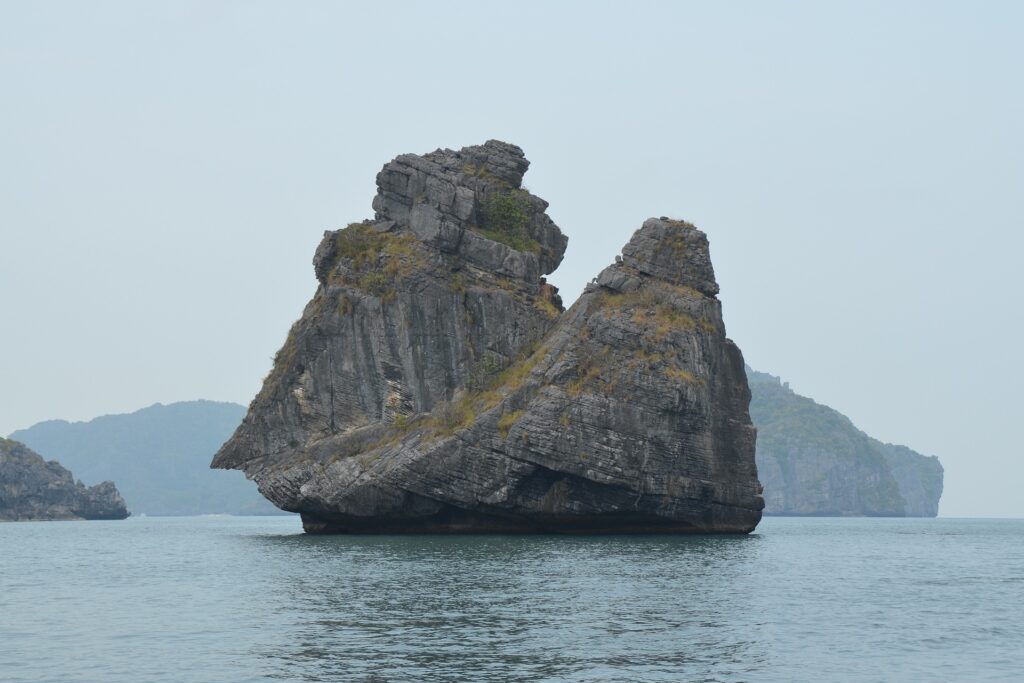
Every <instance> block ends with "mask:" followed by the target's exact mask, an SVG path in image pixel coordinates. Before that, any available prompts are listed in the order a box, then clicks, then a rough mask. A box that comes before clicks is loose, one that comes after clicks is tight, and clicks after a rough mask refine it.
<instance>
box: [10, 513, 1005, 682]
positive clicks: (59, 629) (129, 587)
mask: <svg viewBox="0 0 1024 683" xmlns="http://www.w3.org/2000/svg"><path fill="white" fill-rule="evenodd" d="M0 680H2V681H4V682H5V683H20V682H28V681H31V682H33V683H35V682H40V681H46V682H49V681H53V682H55V683H56V682H59V683H75V682H79V681H81V682H88V683H94V682H101V681H102V682H104V683H117V682H122V681H124V682H131V683H139V682H149V681H173V682H175V683H187V682H191V681H196V682H200V681H201V682H203V683H209V682H220V681H503V682H504V681H890V680H905V681H984V680H993V681H994V680H1000V681H1009V680H1018V681H1019V680H1024V520H948V519H938V520H936V519H927V520H922V519H918V520H892V519H780V518H770V519H766V520H765V521H764V522H763V523H762V525H761V526H760V527H759V528H758V531H757V533H755V534H753V535H751V536H747V537H738V538H737V537H731V538H722V537H592V538H577V537H558V536H533V537H528V536H514V537H500V536H471V537H444V536H430V537H415V536H402V537H381V536H376V537H343V536H333V537H313V536H305V535H303V534H302V533H301V529H300V526H299V522H298V520H297V519H296V518H280V517H279V518H272V517H263V518H232V517H205V518H203V517H193V518H143V519H129V520H127V521H124V522H50V523H19V524H0Z"/></svg>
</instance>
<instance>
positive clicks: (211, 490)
mask: <svg viewBox="0 0 1024 683" xmlns="http://www.w3.org/2000/svg"><path fill="white" fill-rule="evenodd" d="M244 414H245V408H244V407H242V406H240V405H238V404H235V403H220V402H215V401H185V402H180V403H172V404H169V405H162V404H159V403H157V404H155V405H152V406H149V407H148V408H143V409H141V410H137V411H135V412H133V413H129V414H123V415H104V416H102V417H97V418H95V419H93V420H89V421H88V422H66V421H64V420H49V421H46V422H40V423H38V424H35V425H33V426H32V427H29V428H28V429H23V430H19V431H17V432H14V433H13V434H11V438H13V439H17V440H18V441H21V442H23V443H25V444H26V445H28V446H29V447H31V448H33V449H34V450H36V451H37V452H39V453H41V454H43V455H44V456H45V457H47V458H56V459H58V460H60V461H61V462H62V463H64V464H65V465H66V466H68V467H69V468H71V470H72V471H74V472H75V474H76V475H77V476H78V477H80V478H81V479H82V481H84V482H87V483H97V482H100V481H103V480H106V479H112V480H113V481H115V482H117V485H118V487H119V489H120V490H121V493H122V494H123V495H124V498H125V500H126V501H127V504H128V507H129V508H130V509H131V510H132V512H133V513H134V514H136V515H138V514H146V515H202V514H225V513H226V514H234V515H253V514H282V513H281V511H280V510H278V509H277V508H275V507H274V506H273V505H271V504H270V503H269V502H268V501H267V500H266V499H265V498H263V496H261V495H260V494H259V492H258V491H257V490H256V486H255V484H253V483H252V482H251V481H247V480H246V479H245V477H244V476H243V475H242V474H241V473H239V472H218V471H213V470H210V468H209V461H210V457H211V456H212V455H213V453H215V452H216V451H217V449H218V448H220V445H221V444H222V443H224V441H225V440H227V438H228V437H229V436H231V433H232V432H233V431H234V430H235V428H236V427H237V426H238V423H239V422H240V421H241V419H242V416H243V415H244Z"/></svg>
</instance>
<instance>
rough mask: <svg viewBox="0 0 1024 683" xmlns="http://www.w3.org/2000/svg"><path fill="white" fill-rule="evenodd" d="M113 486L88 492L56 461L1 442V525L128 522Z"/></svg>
mask: <svg viewBox="0 0 1024 683" xmlns="http://www.w3.org/2000/svg"><path fill="white" fill-rule="evenodd" d="M126 517H128V510H127V508H126V507H125V504H124V499H123V498H121V494H119V493H118V492H117V487H115V486H114V484H113V482H109V481H105V482H103V483H102V484H97V485H96V486H91V487H88V488H86V487H85V486H84V485H83V484H82V483H81V482H78V481H75V479H74V477H73V476H71V472H69V471H68V470H66V469H65V468H63V467H61V465H60V463H58V462H57V461H56V460H50V461H49V462H47V461H46V460H44V459H43V458H42V456H40V455H39V454H38V453H35V452H34V451H32V450H30V449H29V448H28V447H27V446H25V445H24V444H21V443H18V442H17V441H12V440H10V439H2V438H0V521H30V520H61V519H64V520H69V519H125V518H126Z"/></svg>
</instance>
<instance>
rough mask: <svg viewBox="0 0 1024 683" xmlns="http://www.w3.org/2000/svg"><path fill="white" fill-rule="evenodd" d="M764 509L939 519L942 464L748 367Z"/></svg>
mask: <svg viewBox="0 0 1024 683" xmlns="http://www.w3.org/2000/svg"><path fill="white" fill-rule="evenodd" d="M747 377H748V379H749V381H750V389H751V392H752V394H753V400H752V401H751V403H750V414H751V417H753V419H754V424H755V425H756V426H757V468H758V472H759V473H760V478H761V481H762V483H763V484H764V498H765V514H768V515H788V516H816V517H821V516H826V517H827V516H857V517H935V516H936V515H937V514H938V511H939V498H940V497H941V496H942V476H943V472H942V465H941V464H940V463H939V459H938V458H936V457H934V456H925V455H921V454H920V453H915V452H914V451H912V450H910V449H909V448H906V447H905V446H895V445H893V444H887V443H882V442H881V441H878V440H877V439H873V438H871V437H870V436H868V435H867V434H865V433H864V432H862V431H860V430H859V429H857V428H856V427H855V426H854V425H853V423H852V422H850V419H849V418H848V417H846V416H845V415H843V414H841V413H839V412H837V411H836V410H833V409H832V408H829V407H828V406H824V405H820V404H818V403H815V402H814V401H813V400H811V399H809V398H807V397H805V396H801V395H799V394H797V393H795V392H794V391H793V390H791V389H790V388H789V386H788V385H787V384H784V383H782V381H781V380H779V378H778V377H773V376H772V375H768V374H765V373H763V372H755V371H753V370H750V369H748V370H747Z"/></svg>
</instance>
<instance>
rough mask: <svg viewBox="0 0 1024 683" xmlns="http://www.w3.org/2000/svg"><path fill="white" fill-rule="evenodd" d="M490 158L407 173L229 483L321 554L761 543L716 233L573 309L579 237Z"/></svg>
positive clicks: (380, 197) (334, 278)
mask: <svg viewBox="0 0 1024 683" xmlns="http://www.w3.org/2000/svg"><path fill="white" fill-rule="evenodd" d="M528 165H529V164H528V162H527V160H526V159H525V157H524V156H523V153H522V151H521V150H520V149H519V148H518V147H515V146H513V145H509V144H506V143H502V142H496V141H490V142H487V143H486V144H484V145H481V146H476V147H467V148H464V149H462V150H460V151H457V152H456V151H452V150H437V151H435V152H432V153H430V154H426V155H424V156H415V155H403V156H399V157H398V158H396V159H395V160H394V161H392V162H390V163H388V164H387V165H385V166H384V169H383V170H382V171H381V172H380V174H378V176H377V186H378V193H377V196H376V198H375V199H374V202H373V207H374V209H375V212H376V216H375V218H374V220H370V221H364V222H362V223H356V224H352V225H349V226H348V227H347V228H344V229H342V230H338V231H335V232H328V233H325V235H324V239H323V241H322V242H321V244H320V246H319V247H318V248H317V250H316V254H315V257H314V261H313V264H314V270H315V273H316V276H317V279H318V280H319V282H320V286H319V288H318V290H317V292H316V294H315V296H314V297H313V299H312V301H310V303H309V304H308V305H307V306H306V309H305V311H304V312H303V315H302V317H301V318H300V319H299V320H298V321H297V322H296V323H295V324H294V325H293V326H292V329H291V331H290V333H289V335H288V338H287V340H286V342H285V344H284V346H283V347H282V349H281V350H280V351H279V352H278V354H277V356H276V358H275V362H274V367H273V369H272V371H271V372H270V374H269V375H268V376H267V378H266V380H265V381H264V385H263V388H262V390H261V391H260V393H259V395H257V397H256V398H255V399H254V400H253V402H252V404H251V406H250V408H249V413H248V415H247V416H246V417H245V419H244V420H243V421H242V424H241V425H240V426H239V428H238V430H237V431H236V432H235V434H234V436H233V437H232V438H231V439H230V440H229V441H228V442H227V443H226V444H224V446H223V447H222V448H221V450H220V451H219V452H218V454H217V455H216V457H215V458H214V462H213V466H214V467H221V468H233V469H241V470H243V471H245V473H246V475H247V476H249V477H251V478H253V479H254V480H255V481H256V482H257V484H258V485H259V488H260V491H261V492H262V493H263V495H265V496H266V497H267V498H269V499H270V500H271V501H272V502H273V503H275V504H276V505H278V506H279V507H281V508H283V509H285V510H291V511H295V512H300V513H302V520H303V525H304V527H305V529H306V530H307V531H309V532H474V531H481V532H491V531H499V532H528V531H558V532H672V533H683V532H732V533H745V532H749V531H751V530H752V529H753V528H754V527H755V526H756V524H757V522H758V521H759V519H760V517H761V508H762V507H763V500H762V497H761V487H760V484H759V483H758V480H757V472H756V469H755V465H754V437H755V432H754V428H753V426H752V425H751V423H750V418H749V415H748V412H747V405H748V403H749V400H750V393H749V390H748V388H747V382H746V377H745V375H744V366H743V360H742V356H741V354H740V351H739V349H738V348H737V347H736V346H735V345H734V344H733V343H732V342H731V341H730V340H728V339H727V338H726V336H725V328H724V326H723V324H722V317H721V307H720V304H719V301H718V299H717V298H716V294H717V293H718V286H717V284H716V283H715V277H714V272H713V270H712V267H711V261H710V258H709V253H708V242H707V239H706V237H705V235H704V234H703V233H702V232H700V231H699V230H697V229H696V228H694V227H693V226H692V225H690V224H688V223H685V222H681V221H673V220H668V219H664V218H662V219H650V220H648V221H646V222H645V223H644V224H643V226H642V227H641V228H640V229H639V230H637V231H636V233H635V234H634V235H633V237H632V239H631V240H630V241H629V243H628V244H627V245H626V246H625V247H624V248H623V250H622V256H621V257H619V258H616V262H615V263H614V264H613V265H611V266H609V267H607V268H605V269H604V270H603V271H602V272H601V273H600V275H599V276H598V277H597V278H596V279H595V281H594V282H593V283H591V284H590V285H588V286H587V288H586V290H585V291H584V293H583V294H582V296H581V297H580V299H579V300H578V301H577V302H576V303H575V304H574V305H573V306H572V308H570V309H569V310H568V311H564V312H563V310H562V305H561V300H560V298H559V297H558V295H557V292H556V290H555V288H554V287H552V286H551V285H548V284H547V283H546V282H545V281H544V278H543V275H545V274H547V273H550V272H551V271H552V270H554V269H555V268H556V267H557V266H558V264H559V262H560V261H561V258H562V254H563V252H564V250H565V247H566V242H567V239H566V237H565V236H564V235H563V234H562V233H561V231H560V230H559V229H558V227H557V226H555V224H554V223H553V222H552V221H551V219H550V218H549V217H548V216H547V214H546V213H545V210H546V208H547V203H546V202H544V201H543V200H542V199H540V198H538V197H535V196H534V195H532V194H530V193H529V192H528V191H526V190H525V189H523V188H522V178H523V174H524V173H525V172H526V169H527V167H528Z"/></svg>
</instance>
